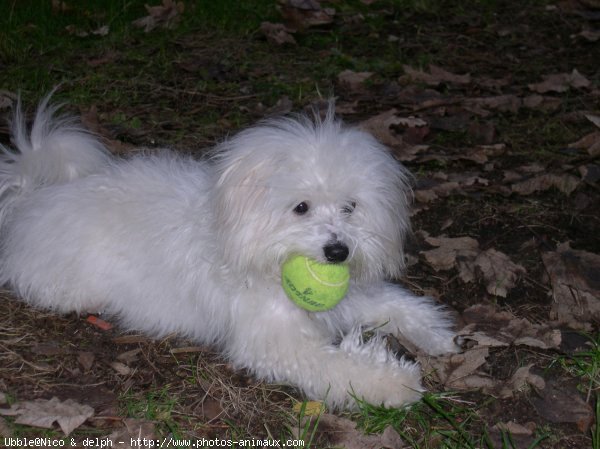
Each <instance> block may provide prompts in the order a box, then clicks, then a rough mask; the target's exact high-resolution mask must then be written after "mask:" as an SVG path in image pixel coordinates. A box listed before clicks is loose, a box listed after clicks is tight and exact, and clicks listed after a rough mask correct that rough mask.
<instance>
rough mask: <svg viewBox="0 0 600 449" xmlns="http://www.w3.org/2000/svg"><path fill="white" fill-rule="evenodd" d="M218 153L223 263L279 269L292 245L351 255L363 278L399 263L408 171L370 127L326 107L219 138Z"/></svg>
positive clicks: (332, 256) (355, 272)
mask: <svg viewBox="0 0 600 449" xmlns="http://www.w3.org/2000/svg"><path fill="white" fill-rule="evenodd" d="M214 162H215V164H216V168H217V180H216V186H215V196H214V201H215V225H216V232H217V234H218V236H219V241H218V244H219V246H220V249H221V251H222V257H223V262H224V265H225V266H227V267H228V268H229V269H231V270H234V271H236V272H238V273H245V274H246V275H250V274H253V275H263V276H264V275H276V276H278V275H279V273H280V267H281V264H282V263H283V262H284V261H285V259H286V258H287V257H288V256H289V255H291V254H302V255H305V256H308V257H312V258H314V259H317V260H319V261H321V262H331V263H339V262H345V263H348V264H349V266H350V269H351V275H352V278H353V279H355V280H360V281H372V280H377V279H381V278H383V277H387V276H392V277H393V276H396V275H398V274H399V272H400V270H401V269H402V267H403V263H404V255H403V240H404V234H405V232H406V231H407V229H408V203H409V198H410V195H411V191H410V187H409V182H408V179H409V175H408V172H407V171H406V169H405V168H403V167H402V166H401V165H400V164H399V163H398V162H397V161H396V160H395V159H394V158H393V157H392V156H391V155H390V154H389V152H388V150H387V149H386V148H385V147H384V146H382V145H381V144H380V143H379V142H377V141H376V140H375V139H374V138H373V137H372V136H371V135H370V134H368V133H366V132H363V131H360V130H358V129H356V128H350V127H345V126H344V125H342V123H341V122H339V121H337V120H335V119H334V118H333V116H332V114H329V115H328V117H327V118H325V119H324V120H318V119H317V120H314V121H312V120H310V119H308V118H306V117H300V118H296V119H276V120H271V121H267V122H264V123H263V124H260V125H259V126H257V127H254V128H250V129H247V130H245V131H242V132H241V133H239V134H237V135H236V136H235V137H233V138H231V139H230V140H228V141H227V142H225V143H223V144H222V145H220V146H219V148H218V149H217V152H216V154H215V157H214Z"/></svg>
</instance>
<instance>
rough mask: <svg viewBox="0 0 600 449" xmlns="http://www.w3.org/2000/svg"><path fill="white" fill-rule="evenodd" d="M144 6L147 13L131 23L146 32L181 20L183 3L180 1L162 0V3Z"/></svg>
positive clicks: (166, 26)
mask: <svg viewBox="0 0 600 449" xmlns="http://www.w3.org/2000/svg"><path fill="white" fill-rule="evenodd" d="M145 8H146V11H147V12H148V15H147V16H145V17H142V18H140V19H136V20H134V21H133V22H132V25H133V26H135V27H137V28H143V29H144V32H146V33H148V32H150V31H152V30H153V29H155V28H157V27H161V28H172V27H173V26H174V25H175V24H177V23H178V22H179V21H180V20H181V14H183V11H184V10H185V5H184V3H183V2H182V1H179V2H178V1H174V0H162V5H159V6H149V5H145Z"/></svg>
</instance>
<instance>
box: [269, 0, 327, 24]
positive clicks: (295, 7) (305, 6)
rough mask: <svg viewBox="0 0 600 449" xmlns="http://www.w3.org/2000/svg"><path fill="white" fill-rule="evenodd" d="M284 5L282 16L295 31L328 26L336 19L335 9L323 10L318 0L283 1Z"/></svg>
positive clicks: (281, 9)
mask: <svg viewBox="0 0 600 449" xmlns="http://www.w3.org/2000/svg"><path fill="white" fill-rule="evenodd" d="M282 3H283V4H282V5H281V8H280V11H281V15H282V17H283V18H284V19H285V20H286V23H287V25H288V26H289V27H290V28H292V29H295V30H303V29H306V28H309V27H313V26H320V25H328V24H330V23H331V22H333V18H334V17H335V9H334V8H323V7H321V4H320V2H318V1H317V0H283V1H282Z"/></svg>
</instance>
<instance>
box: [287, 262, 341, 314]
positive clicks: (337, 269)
mask: <svg viewBox="0 0 600 449" xmlns="http://www.w3.org/2000/svg"><path fill="white" fill-rule="evenodd" d="M349 282H350V272H349V270H348V265H344V264H335V263H319V262H317V261H316V260H313V259H309V258H308V257H304V256H292V257H290V258H289V259H288V260H287V261H286V262H285V263H284V264H283V266H282V267H281V283H282V285H283V290H284V291H285V293H286V294H287V295H288V297H289V298H290V299H291V300H292V301H293V302H294V303H295V304H296V305H298V306H299V307H301V308H303V309H306V310H308V311H310V312H322V311H324V310H329V309H331V308H333V307H334V306H335V305H336V304H337V303H339V302H340V301H341V300H342V299H343V298H344V296H345V295H346V292H347V291H348V283H349Z"/></svg>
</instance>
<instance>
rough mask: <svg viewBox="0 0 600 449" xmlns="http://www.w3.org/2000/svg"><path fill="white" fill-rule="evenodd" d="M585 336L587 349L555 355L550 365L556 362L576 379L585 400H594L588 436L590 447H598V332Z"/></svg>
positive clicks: (590, 401)
mask: <svg viewBox="0 0 600 449" xmlns="http://www.w3.org/2000/svg"><path fill="white" fill-rule="evenodd" d="M586 337H587V339H588V346H589V349H586V350H584V351H577V352H575V353H574V354H572V355H570V356H560V357H557V358H556V359H555V360H554V361H553V362H552V363H551V366H552V365H554V364H558V365H559V366H561V367H562V368H563V369H564V370H565V371H566V372H567V373H569V374H570V375H571V376H573V377H575V378H576V379H578V380H579V381H580V382H579V388H580V389H581V390H582V392H583V393H584V394H585V395H586V402H587V403H592V402H595V406H594V418H595V419H594V422H593V424H592V427H591V429H590V437H591V440H592V448H593V449H600V334H595V335H586Z"/></svg>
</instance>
